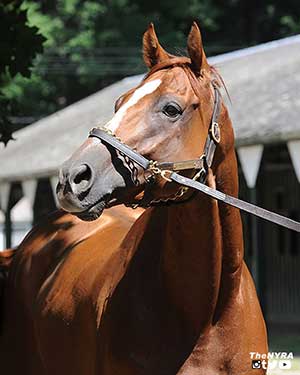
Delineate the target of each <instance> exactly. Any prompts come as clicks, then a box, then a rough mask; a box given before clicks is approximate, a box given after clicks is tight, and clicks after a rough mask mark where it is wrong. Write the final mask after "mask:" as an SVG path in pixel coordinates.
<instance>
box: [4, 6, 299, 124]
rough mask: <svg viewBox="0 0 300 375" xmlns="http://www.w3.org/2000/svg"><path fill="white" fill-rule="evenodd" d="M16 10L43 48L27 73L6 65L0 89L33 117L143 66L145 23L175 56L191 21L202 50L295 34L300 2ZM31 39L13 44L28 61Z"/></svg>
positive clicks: (18, 112)
mask: <svg viewBox="0 0 300 375" xmlns="http://www.w3.org/2000/svg"><path fill="white" fill-rule="evenodd" d="M13 2H14V1H13ZM18 3H20V2H19V1H18ZM20 13H21V14H22V17H24V16H25V15H26V17H27V18H28V24H27V27H30V30H31V31H30V33H31V34H30V33H29V31H28V33H29V35H31V37H33V35H35V37H37V36H39V35H38V34H37V33H36V31H37V29H38V30H39V31H40V33H41V34H42V35H43V36H44V37H45V38H46V39H47V41H46V42H45V44H44V46H45V50H44V53H43V54H42V55H40V56H38V58H36V59H35V66H34V69H33V73H32V76H31V78H30V79H28V78H24V76H26V69H25V70H24V69H23V68H22V64H21V62H20V64H21V66H20V65H17V66H16V65H12V68H11V69H12V70H11V75H15V77H14V78H13V79H6V80H5V81H3V88H2V92H3V93H4V95H5V97H6V98H8V99H10V100H12V101H14V103H15V105H14V115H15V116H30V117H31V116H35V117H36V118H38V117H40V116H45V115H47V114H49V113H51V112H53V111H55V110H57V109H59V108H61V107H64V106H66V105H68V104H70V103H72V102H74V101H76V100H78V99H80V98H82V97H84V96H86V95H88V94H90V93H92V92H95V91H97V90H99V89H101V88H102V87H103V86H105V85H107V84H109V83H111V82H113V81H116V80H118V79H120V78H122V77H124V76H128V75H132V74H137V73H141V72H144V71H145V67H144V64H143V61H142V58H141V40H142V34H143V32H144V31H145V29H146V27H147V25H148V24H149V22H154V23H155V26H156V29H157V32H158V34H159V37H160V40H161V42H162V44H163V45H164V46H167V47H168V48H167V49H168V50H169V51H170V52H171V53H174V52H175V53H176V52H177V53H180V54H181V53H184V52H185V43H186V36H187V33H188V31H189V28H190V25H191V23H192V21H194V20H196V21H197V22H198V23H199V24H200V26H201V30H202V34H203V39H204V43H205V46H206V52H207V53H208V55H211V54H217V53H223V52H226V51H230V50H233V49H237V48H241V47H245V46H250V45H254V44H257V43H260V42H264V41H267V40H272V39H277V38H280V37H283V36H287V35H292V34H295V33H297V32H300V8H299V6H298V0H286V1H285V2H282V1H280V0H266V1H264V2H260V1H258V0H253V1H247V2H246V1H242V0H227V1H225V2H224V1H222V2H221V1H220V0H214V1H213V0H185V1H180V2H174V0H164V1H161V0H151V1H148V0H147V1H146V0H86V1H84V0H49V1H43V2H36V1H30V0H26V1H25V2H23V4H22V9H21V11H20ZM8 22H9V20H8ZM22 30H23V29H20V30H19V31H18V33H19V32H22V33H23V31H22ZM25 34H26V33H24V35H25ZM4 35H5V34H4ZM39 37H40V36H39ZM28 38H29V37H28ZM29 39H30V38H29ZM36 43H37V40H36ZM34 44H35V43H33V44H32V45H28V43H27V42H25V41H24V42H23V45H26V49H24V48H22V47H21V46H20V44H18V45H17V47H16V48H17V50H16V56H19V55H18V54H22V51H23V52H24V51H25V50H27V49H28V56H29V58H28V59H27V61H32V58H33V56H34V55H35V51H37V49H36V48H35V47H34ZM27 45H28V47H27ZM30 59H31V60H30ZM23 62H24V63H26V58H23ZM17 72H21V73H22V75H20V74H16V73H17ZM24 72H25V74H23V73H24Z"/></svg>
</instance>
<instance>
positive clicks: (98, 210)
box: [74, 200, 106, 221]
mask: <svg viewBox="0 0 300 375" xmlns="http://www.w3.org/2000/svg"><path fill="white" fill-rule="evenodd" d="M105 207H106V204H105V201H104V200H101V201H100V202H98V203H96V204H95V205H93V206H91V207H90V208H88V209H87V210H85V211H82V212H75V213H74V214H75V215H76V216H77V217H78V218H79V219H81V220H83V221H93V220H96V219H98V218H99V217H100V216H101V215H102V212H103V210H104V208H105Z"/></svg>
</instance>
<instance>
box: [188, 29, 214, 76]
mask: <svg viewBox="0 0 300 375" xmlns="http://www.w3.org/2000/svg"><path fill="white" fill-rule="evenodd" d="M187 49H188V53H189V55H190V58H191V62H192V69H193V71H194V72H195V73H196V74H197V75H200V74H201V70H202V69H205V68H208V66H209V64H208V62H207V60H206V56H205V52H204V49H203V45H202V37H201V33H200V29H199V27H198V25H197V23H196V22H193V25H192V27H191V31H190V33H189V36H188V41H187Z"/></svg>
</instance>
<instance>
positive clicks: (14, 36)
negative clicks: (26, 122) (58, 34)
mask: <svg viewBox="0 0 300 375" xmlns="http://www.w3.org/2000/svg"><path fill="white" fill-rule="evenodd" d="M21 3H22V2H21V1H20V0H7V1H5V2H1V3H0V20H1V22H0V35H1V40H0V47H1V54H0V142H3V143H4V144H5V145H6V144H7V142H8V141H9V140H10V139H12V135H11V133H12V123H11V121H10V119H9V117H10V115H11V114H13V106H12V101H13V99H14V98H15V95H16V94H17V95H20V92H21V91H22V88H21V87H18V86H15V87H14V94H13V91H12V95H11V97H9V96H7V95H6V93H5V90H2V89H3V88H4V86H6V85H7V84H8V82H9V81H11V80H12V79H13V78H14V77H16V76H17V75H22V76H23V77H30V74H31V70H30V68H31V66H32V64H33V60H34V58H35V57H36V55H37V54H38V53H41V52H42V51H43V43H44V41H45V38H44V37H43V36H42V35H40V34H39V33H38V28H37V27H36V26H33V25H29V24H28V19H27V11H26V10H23V9H21ZM9 99H11V100H9Z"/></svg>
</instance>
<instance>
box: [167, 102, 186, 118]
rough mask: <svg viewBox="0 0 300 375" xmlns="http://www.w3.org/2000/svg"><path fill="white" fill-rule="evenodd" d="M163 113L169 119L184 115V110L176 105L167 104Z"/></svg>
mask: <svg viewBox="0 0 300 375" xmlns="http://www.w3.org/2000/svg"><path fill="white" fill-rule="evenodd" d="M163 113H164V114H165V115H166V116H168V117H172V118H174V117H177V116H178V115H181V114H182V109H181V108H180V107H179V106H178V105H176V104H167V105H166V106H165V107H164V108H163Z"/></svg>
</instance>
